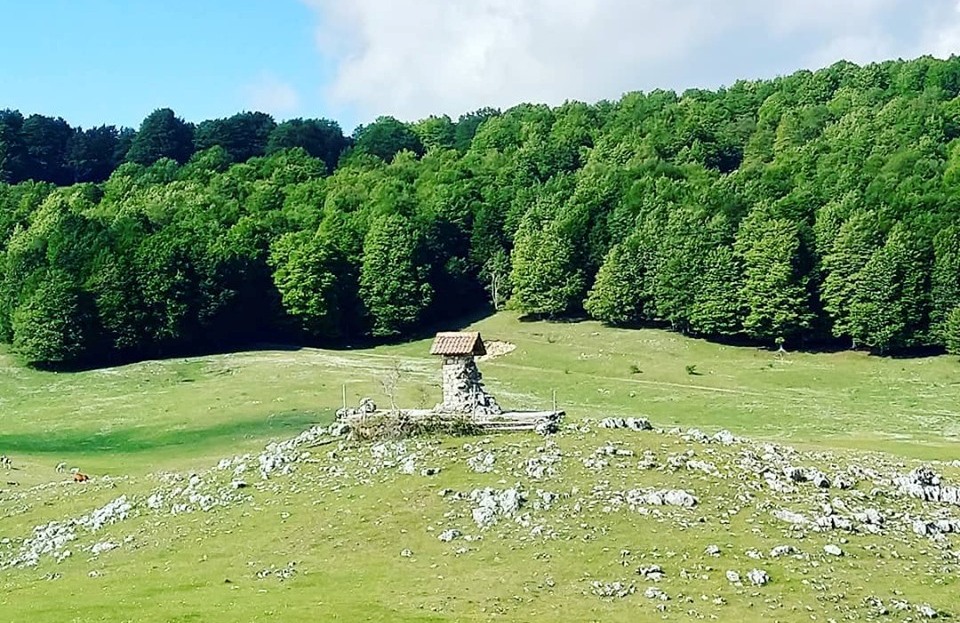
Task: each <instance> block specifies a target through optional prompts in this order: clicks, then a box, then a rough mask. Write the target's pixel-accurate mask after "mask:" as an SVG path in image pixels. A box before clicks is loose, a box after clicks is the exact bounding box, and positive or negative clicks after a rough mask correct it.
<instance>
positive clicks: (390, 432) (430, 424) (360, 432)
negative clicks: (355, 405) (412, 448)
mask: <svg viewBox="0 0 960 623" xmlns="http://www.w3.org/2000/svg"><path fill="white" fill-rule="evenodd" d="M482 433H483V430H482V429H481V428H480V427H479V426H477V424H475V423H474V422H473V421H471V420H470V418H468V417H466V416H454V415H450V416H442V415H434V416H431V417H428V418H417V419H412V418H410V417H409V416H407V415H406V414H404V413H403V412H402V411H401V412H398V413H384V414H377V415H374V416H370V417H368V418H366V419H364V421H363V424H362V425H356V426H354V428H353V438H354V439H356V440H358V441H384V440H397V439H409V438H411V437H424V436H430V435H446V436H452V437H472V436H476V435H480V434H482Z"/></svg>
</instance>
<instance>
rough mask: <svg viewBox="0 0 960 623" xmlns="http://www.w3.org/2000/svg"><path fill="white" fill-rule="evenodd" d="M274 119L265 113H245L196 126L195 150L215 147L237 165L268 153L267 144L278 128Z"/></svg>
mask: <svg viewBox="0 0 960 623" xmlns="http://www.w3.org/2000/svg"><path fill="white" fill-rule="evenodd" d="M276 127H277V123H276V122H275V121H274V120H273V117H271V116H270V115H268V114H266V113H262V112H242V113H238V114H236V115H233V116H232V117H227V118H225V119H211V120H209V121H204V122H203V123H201V124H200V125H198V126H197V129H196V132H194V136H193V144H194V149H195V151H203V150H205V149H210V148H211V147H214V146H220V147H222V148H224V149H225V150H226V151H227V153H228V154H230V158H231V159H232V160H233V161H234V162H246V161H247V160H249V159H250V158H253V157H254V156H262V155H264V154H265V153H266V151H267V142H268V140H269V139H270V136H271V134H272V133H273V131H274V130H275V129H276Z"/></svg>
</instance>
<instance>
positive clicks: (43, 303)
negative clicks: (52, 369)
mask: <svg viewBox="0 0 960 623" xmlns="http://www.w3.org/2000/svg"><path fill="white" fill-rule="evenodd" d="M85 299H86V297H85V295H84V293H83V291H82V290H81V288H80V287H79V285H78V284H77V283H76V282H75V281H74V280H73V278H72V277H71V276H70V275H69V274H67V273H65V272H63V271H56V270H51V271H49V272H47V274H46V275H45V276H44V278H43V279H42V281H40V283H39V284H38V286H37V288H36V290H34V291H33V292H32V293H31V294H30V295H28V296H27V297H26V298H25V299H24V301H23V302H22V303H21V304H20V305H19V306H18V307H17V309H16V310H15V311H14V312H13V336H14V337H13V347H14V349H15V350H16V352H17V353H18V354H19V355H20V356H22V357H23V358H24V360H25V361H26V362H27V363H28V364H30V365H34V366H58V365H62V364H68V363H76V362H78V361H79V360H81V359H82V358H83V356H84V355H85V353H86V351H87V348H88V343H89V341H90V339H91V338H92V335H91V333H92V330H91V324H92V314H91V310H90V309H89V305H88V304H87V301H86V300H85Z"/></svg>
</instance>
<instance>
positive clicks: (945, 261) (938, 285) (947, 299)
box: [930, 225, 960, 339]
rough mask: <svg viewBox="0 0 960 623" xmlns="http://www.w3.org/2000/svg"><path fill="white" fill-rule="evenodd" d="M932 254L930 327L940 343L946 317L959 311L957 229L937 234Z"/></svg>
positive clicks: (959, 238)
mask: <svg viewBox="0 0 960 623" xmlns="http://www.w3.org/2000/svg"><path fill="white" fill-rule="evenodd" d="M933 250H934V259H933V272H932V274H931V276H930V280H931V283H930V298H931V303H932V309H931V311H930V325H931V330H932V332H933V335H934V338H935V339H937V338H939V339H942V336H943V335H944V332H945V331H946V328H947V327H946V323H947V321H948V318H949V317H950V314H952V313H953V311H954V310H955V309H956V308H957V307H960V227H958V226H957V225H950V226H948V227H946V228H945V229H943V230H942V231H940V232H938V233H937V235H936V237H935V238H934V241H933Z"/></svg>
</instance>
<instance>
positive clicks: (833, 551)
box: [823, 543, 843, 556]
mask: <svg viewBox="0 0 960 623" xmlns="http://www.w3.org/2000/svg"><path fill="white" fill-rule="evenodd" d="M823 551H824V552H826V553H827V554H829V555H831V556H843V550H842V549H840V547H839V546H837V545H833V544H832V543H831V544H830V545H824V546H823Z"/></svg>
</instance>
